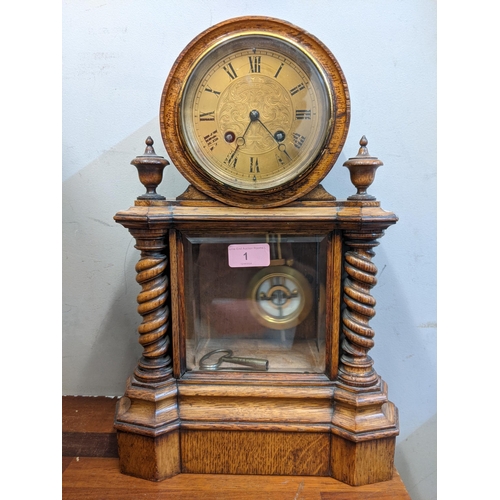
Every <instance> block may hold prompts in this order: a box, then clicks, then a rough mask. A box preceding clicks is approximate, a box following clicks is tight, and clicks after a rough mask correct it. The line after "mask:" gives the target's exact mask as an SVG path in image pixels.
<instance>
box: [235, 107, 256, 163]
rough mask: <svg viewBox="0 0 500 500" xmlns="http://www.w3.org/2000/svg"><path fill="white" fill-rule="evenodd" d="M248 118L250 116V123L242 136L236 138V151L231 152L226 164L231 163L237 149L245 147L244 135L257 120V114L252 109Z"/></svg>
mask: <svg viewBox="0 0 500 500" xmlns="http://www.w3.org/2000/svg"><path fill="white" fill-rule="evenodd" d="M249 116H250V121H249V122H248V125H247V128H246V129H245V132H243V135H241V136H240V137H236V149H235V150H234V151H233V153H232V154H231V156H230V157H229V161H228V163H231V162H232V161H233V158H234V155H235V154H236V153H237V152H238V149H239V148H240V146H244V145H245V135H246V134H247V132H248V129H249V128H250V125H251V124H252V123H253V122H254V121H257V120H258V119H259V112H258V111H257V110H255V109H254V110H252V111H250V114H249Z"/></svg>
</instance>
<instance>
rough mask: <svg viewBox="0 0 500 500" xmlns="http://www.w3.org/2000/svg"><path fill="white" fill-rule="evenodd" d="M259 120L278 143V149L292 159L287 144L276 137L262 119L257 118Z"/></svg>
mask: <svg viewBox="0 0 500 500" xmlns="http://www.w3.org/2000/svg"><path fill="white" fill-rule="evenodd" d="M257 121H258V122H259V123H260V124H261V125H262V126H263V127H264V129H265V130H266V132H267V133H268V134H269V135H270V136H271V137H272V138H273V139H274V140H275V142H276V144H278V149H279V150H280V151H283V153H285V154H286V155H287V156H288V159H289V160H291V159H292V158H291V157H290V155H289V154H288V152H287V150H286V146H285V145H284V144H283V143H282V142H280V141H278V139H276V137H275V136H274V134H273V133H272V132H271V131H270V130H269V129H268V128H267V127H266V126H265V125H264V124H263V123H262V122H261V121H260V119H259V120H257ZM283 135H284V134H283Z"/></svg>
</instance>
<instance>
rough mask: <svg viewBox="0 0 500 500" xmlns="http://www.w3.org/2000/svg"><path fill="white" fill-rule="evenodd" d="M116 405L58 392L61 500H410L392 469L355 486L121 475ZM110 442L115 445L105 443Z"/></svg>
mask: <svg viewBox="0 0 500 500" xmlns="http://www.w3.org/2000/svg"><path fill="white" fill-rule="evenodd" d="M115 405H116V399H112V398H104V397H99V398H93V397H72V396H66V397H63V404H62V408H63V425H62V427H63V429H62V430H63V461H62V466H63V478H62V498H63V500H77V499H78V500H94V499H96V498H106V499H108V500H123V499H125V498H130V499H132V498H139V497H141V498H142V497H144V498H146V497H148V498H149V497H151V498H153V497H157V496H161V497H162V498H163V497H165V498H169V499H170V500H181V499H182V500H185V499H186V498H203V499H204V500H215V499H218V498H238V499H241V500H260V499H262V498H267V499H269V500H281V499H283V498H307V499H308V500H316V499H317V500H320V499H321V500H328V499H344V500H348V499H352V500H363V499H366V500H368V499H370V500H387V499H389V498H397V499H400V500H410V496H409V495H408V493H407V491H406V489H405V487H404V484H403V482H402V481H401V478H400V476H399V475H398V473H397V471H395V470H394V471H393V474H392V479H390V480H389V481H384V482H380V483H375V484H367V485H365V486H357V487H356V486H349V485H348V484H345V483H343V482H340V481H337V480H335V479H332V478H331V477H321V476H288V475H287V476H285V475H261V476H255V475H254V476H249V475H237V474H183V473H181V474H178V475H176V476H173V477H172V478H170V479H168V480H167V481H161V482H157V481H144V480H142V479H138V478H137V477H132V476H131V475H124V474H121V473H120V467H119V460H118V453H117V447H116V440H117V432H116V431H115V429H114V428H113V417H114V407H115ZM109 443H114V444H113V446H111V447H110V446H109ZM243 455H244V454H243ZM104 457H107V458H104Z"/></svg>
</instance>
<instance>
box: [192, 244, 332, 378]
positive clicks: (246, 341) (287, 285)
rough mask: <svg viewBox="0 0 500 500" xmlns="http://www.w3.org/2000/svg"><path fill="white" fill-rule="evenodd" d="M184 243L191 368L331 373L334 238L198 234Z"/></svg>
mask: <svg viewBox="0 0 500 500" xmlns="http://www.w3.org/2000/svg"><path fill="white" fill-rule="evenodd" d="M184 248H185V255H186V260H185V262H186V325H187V335H186V358H187V359H186V366H187V369H188V370H191V371H197V370H224V371H227V370H232V371H234V370H238V371H241V370H247V371H248V370H250V371H260V370H262V371H264V370H265V371H270V372H298V373H321V372H323V371H324V370H325V286H326V284H325V275H326V249H327V238H326V235H312V236H311V235H293V236H292V235H275V234H273V235H266V234H262V235H254V234H252V235H240V236H233V235H232V236H221V237H207V236H202V237H197V236H192V235H191V236H185V237H184ZM216 350H217V351H218V350H220V351H219V352H216V353H213V354H212V355H209V353H210V352H212V351H216ZM207 355H208V356H207ZM237 358H243V359H237ZM241 363H243V364H241Z"/></svg>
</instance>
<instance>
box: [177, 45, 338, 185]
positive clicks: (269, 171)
mask: <svg viewBox="0 0 500 500" xmlns="http://www.w3.org/2000/svg"><path fill="white" fill-rule="evenodd" d="M186 88H187V91H186V92H185V94H184V96H183V100H182V115H181V116H182V117H183V129H182V131H183V135H184V142H185V144H186V145H187V147H188V149H189V151H190V154H191V155H192V157H193V158H194V160H195V161H196V163H197V164H198V165H199V166H200V168H201V169H203V170H204V171H205V172H206V174H207V175H209V176H212V177H213V178H214V179H216V180H217V181H219V182H222V183H224V184H228V185H230V186H232V187H234V188H237V189H244V190H249V191H256V190H265V189H269V188H271V187H274V186H279V185H280V184H282V183H285V182H289V181H291V180H292V179H293V177H294V176H296V175H298V174H299V173H300V172H301V171H302V170H304V169H307V168H308V167H309V165H310V164H311V162H312V161H313V160H314V158H315V155H316V154H317V153H318V152H319V150H320V148H321V146H322V144H323V142H324V140H325V136H326V133H327V129H328V123H329V112H328V110H329V109H330V101H329V94H328V92H327V90H326V88H325V87H324V86H323V84H322V83H321V79H320V74H319V73H318V72H317V70H316V67H315V66H314V64H312V62H311V61H309V60H308V57H307V55H306V54H304V53H302V52H300V51H299V50H298V49H296V48H294V47H291V46H289V45H287V44H283V42H282V41H280V40H278V39H275V38H273V37H266V36H264V35H259V36H257V35H251V36H250V35H249V36H248V37H246V38H245V37H242V38H241V39H239V40H238V41H237V42H234V43H232V42H227V43H226V44H225V45H222V46H221V47H220V48H219V49H218V51H217V52H214V55H213V57H212V56H211V55H210V54H209V55H207V56H205V58H204V59H202V61H201V62H200V63H199V66H198V67H197V69H196V71H194V72H193V74H192V75H191V77H190V79H189V80H188V82H187V84H186Z"/></svg>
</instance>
